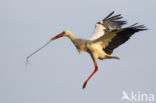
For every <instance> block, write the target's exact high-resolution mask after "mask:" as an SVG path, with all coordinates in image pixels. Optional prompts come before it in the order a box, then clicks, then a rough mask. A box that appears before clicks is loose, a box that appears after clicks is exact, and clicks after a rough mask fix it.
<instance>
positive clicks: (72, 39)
mask: <svg viewBox="0 0 156 103" xmlns="http://www.w3.org/2000/svg"><path fill="white" fill-rule="evenodd" d="M67 37H68V38H70V40H71V41H72V42H73V41H74V40H76V39H77V38H76V37H75V36H74V35H72V34H69V35H68V36H67Z"/></svg>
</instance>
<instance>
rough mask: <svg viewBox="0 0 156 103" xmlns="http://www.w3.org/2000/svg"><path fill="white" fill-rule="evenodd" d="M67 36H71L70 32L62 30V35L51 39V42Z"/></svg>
mask: <svg viewBox="0 0 156 103" xmlns="http://www.w3.org/2000/svg"><path fill="white" fill-rule="evenodd" d="M69 35H71V32H70V31H69V30H64V31H63V32H62V33H60V34H58V35H56V36H54V37H53V38H51V40H55V39H58V38H60V37H64V36H69Z"/></svg>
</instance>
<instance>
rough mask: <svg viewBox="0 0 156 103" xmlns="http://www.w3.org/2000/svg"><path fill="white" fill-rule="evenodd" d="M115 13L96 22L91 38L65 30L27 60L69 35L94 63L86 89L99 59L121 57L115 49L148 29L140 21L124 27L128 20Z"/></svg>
mask: <svg viewBox="0 0 156 103" xmlns="http://www.w3.org/2000/svg"><path fill="white" fill-rule="evenodd" d="M113 14H114V11H113V12H111V13H110V14H109V15H108V16H107V17H106V18H104V19H103V20H102V21H99V22H97V23H96V25H95V30H94V33H93V35H92V36H91V37H90V38H89V39H82V38H77V37H75V36H74V35H73V34H72V33H71V32H70V31H69V30H64V31H63V32H61V33H60V34H58V35H57V36H54V37H53V38H51V39H50V40H49V41H48V42H47V43H46V44H45V45H43V46H42V47H41V48H39V49H37V50H36V51H35V52H33V53H32V54H30V55H29V56H28V57H27V62H28V59H29V58H30V57H31V56H32V55H34V54H35V53H36V52H38V51H39V50H41V49H42V48H44V47H45V46H47V45H48V44H49V43H50V42H52V41H53V40H56V39H58V38H60V37H68V38H69V39H70V40H71V41H72V43H73V44H74V45H75V47H76V49H77V50H78V52H87V53H89V54H90V56H91V58H92V60H93V63H94V67H95V69H94V71H93V72H92V74H91V75H90V76H89V77H88V78H87V79H86V81H85V82H84V84H83V87H82V88H83V89H84V88H85V87H86V85H87V83H88V81H89V80H90V78H91V77H92V76H93V75H94V74H95V73H96V72H97V71H98V65H97V60H98V59H100V60H103V59H119V57H117V56H112V55H111V54H112V53H113V50H114V49H115V48H117V47H118V46H120V45H121V44H123V43H125V42H126V41H128V40H129V39H130V37H131V36H132V35H133V34H134V33H136V32H139V31H143V30H147V28H146V27H145V26H144V25H138V23H135V24H133V25H131V26H128V27H125V28H122V26H123V25H124V24H126V23H127V21H124V20H121V19H122V18H123V17H122V16H121V14H118V15H114V16H113Z"/></svg>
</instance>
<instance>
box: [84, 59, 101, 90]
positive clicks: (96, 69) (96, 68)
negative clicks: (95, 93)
mask: <svg viewBox="0 0 156 103" xmlns="http://www.w3.org/2000/svg"><path fill="white" fill-rule="evenodd" d="M94 66H95V70H94V71H93V73H92V74H91V75H90V76H89V77H88V79H87V80H86V81H85V82H84V84H83V87H82V88H83V89H84V88H85V87H86V85H87V82H88V81H89V79H90V78H91V77H92V76H93V75H94V74H95V73H96V72H97V71H98V66H97V63H96V61H94Z"/></svg>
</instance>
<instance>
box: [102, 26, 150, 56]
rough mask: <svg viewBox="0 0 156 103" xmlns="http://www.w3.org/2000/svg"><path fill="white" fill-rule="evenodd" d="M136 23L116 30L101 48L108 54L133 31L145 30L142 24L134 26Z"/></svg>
mask: <svg viewBox="0 0 156 103" xmlns="http://www.w3.org/2000/svg"><path fill="white" fill-rule="evenodd" d="M136 24H137V23H136ZM136 24H133V25H131V26H129V27H127V28H123V30H121V29H119V30H117V35H116V36H115V37H114V38H112V40H111V42H109V44H108V45H107V46H106V47H105V48H104V49H103V50H104V51H105V52H106V53H107V54H109V55H110V54H111V53H112V52H113V50H114V49H115V48H117V47H118V46H119V45H121V44H123V43H125V42H126V41H127V40H128V39H129V38H130V37H131V36H132V35H133V34H134V33H135V32H139V31H143V30H147V29H146V28H145V26H144V25H138V26H135V25H136ZM118 31H119V32H118Z"/></svg>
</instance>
